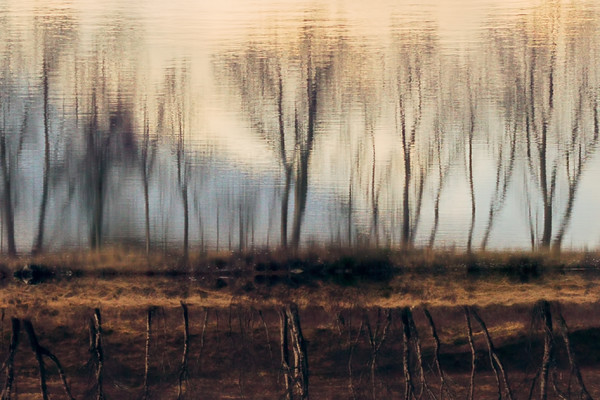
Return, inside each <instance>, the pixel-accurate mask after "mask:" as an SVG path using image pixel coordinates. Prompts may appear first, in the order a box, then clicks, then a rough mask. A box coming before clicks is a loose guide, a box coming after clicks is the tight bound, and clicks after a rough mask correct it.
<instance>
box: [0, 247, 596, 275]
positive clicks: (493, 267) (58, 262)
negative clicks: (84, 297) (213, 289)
mask: <svg viewBox="0 0 600 400" xmlns="http://www.w3.org/2000/svg"><path fill="white" fill-rule="evenodd" d="M26 264H38V265H43V266H47V267H50V268H54V269H57V270H71V271H74V272H78V273H82V274H96V273H100V274H127V275H129V274H133V275H135V274H189V273H196V274H198V273H199V274H202V273H205V272H218V271H237V272H251V271H256V272H261V271H312V272H318V271H319V270H320V271H322V272H325V273H326V272H328V271H329V272H336V271H337V272H340V271H341V272H343V271H347V272H353V273H356V274H357V275H359V276H362V275H364V276H369V275H370V274H374V275H377V274H380V273H382V271H384V270H385V273H387V272H392V273H394V272H401V271H421V272H436V273H440V272H444V271H448V270H457V269H460V270H465V271H467V272H469V273H473V274H477V273H486V272H491V271H497V272H505V273H507V274H511V273H531V274H536V273H543V272H546V271H568V270H574V269H588V270H591V269H600V253H598V252H576V251H563V252H560V253H558V252H550V251H548V252H544V251H539V252H524V251H486V252H473V253H465V252H459V251H453V250H430V249H410V250H391V249H371V248H352V249H346V248H316V247H313V248H309V249H302V250H298V251H292V250H285V249H276V250H255V251H246V252H218V253H217V252H208V253H201V254H200V253H190V256H189V257H188V259H187V260H184V259H183V258H182V256H181V254H179V253H176V252H151V253H150V254H146V253H145V252H144V251H142V250H140V249H136V248H123V247H110V248H105V249H102V250H95V251H94V250H79V251H63V252H56V253H44V254H39V255H22V256H19V257H8V256H5V255H0V266H1V267H2V268H3V269H4V270H5V272H10V271H13V272H14V271H16V270H18V269H20V268H22V267H23V266H24V265H26Z"/></svg>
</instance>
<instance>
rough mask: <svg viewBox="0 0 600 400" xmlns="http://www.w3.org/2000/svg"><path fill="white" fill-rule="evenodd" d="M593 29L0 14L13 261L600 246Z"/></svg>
mask: <svg viewBox="0 0 600 400" xmlns="http://www.w3.org/2000/svg"><path fill="white" fill-rule="evenodd" d="M599 12H600V10H599V7H598V5H597V4H595V3H594V2H588V1H570V2H567V1H558V0H557V1H541V0H540V1H534V0H531V1H509V2H505V1H504V2H501V1H495V0H489V1H471V0H468V1H467V0H464V1H458V0H456V1H433V0H432V1H428V2H397V1H376V2H370V3H368V4H365V3H364V2H361V1H344V2H342V1H333V0H329V1H325V0H323V1H296V2H277V1H267V0H263V1H252V2H245V1H237V0H226V1H222V2H218V3H217V4H209V3H207V2H192V1H173V2H169V4H164V2H159V1H145V2H141V1H140V2H137V4H132V3H131V2H128V3H127V4H126V5H125V4H124V3H122V2H118V1H83V0H82V1H50V2H39V1H23V2H21V1H19V2H17V1H7V2H4V3H3V4H2V5H1V6H0V34H1V35H2V37H3V38H4V40H3V41H2V43H0V54H1V59H0V71H1V72H0V85H1V95H0V96H1V97H0V102H1V105H2V117H1V118H2V121H1V122H2V126H3V128H2V132H1V133H2V138H3V139H2V140H3V143H4V144H3V146H2V149H0V150H1V151H0V153H1V156H2V157H1V158H2V163H1V164H2V168H1V169H2V171H3V179H2V185H3V186H2V187H3V189H2V190H3V191H2V196H3V201H2V207H3V210H2V223H3V228H2V229H3V237H2V246H3V249H4V250H5V251H10V250H9V249H11V248H12V249H13V250H16V251H18V252H28V251H29V250H30V249H32V248H39V249H46V248H54V249H56V248H62V247H65V246H66V247H70V246H77V247H79V246H83V247H86V246H92V247H94V246H100V245H103V244H104V243H115V242H128V243H129V242H132V243H145V242H148V243H149V245H152V246H162V245H165V246H181V245H183V246H184V248H186V249H187V248H189V247H193V248H211V249H215V248H219V249H225V248H227V249H233V248H246V247H251V246H270V247H272V246H278V245H291V246H298V245H306V244H308V243H310V242H316V243H321V244H325V243H336V244H346V245H354V244H368V245H376V246H388V245H389V246H412V245H418V246H441V247H457V248H461V249H464V248H488V247H491V248H532V247H533V248H537V247H546V246H559V247H560V246H563V247H568V248H575V249H581V248H594V247H596V246H597V243H598V235H599V234H600V232H598V229H597V227H596V226H595V224H593V223H591V222H590V221H595V220H597V219H598V218H599V217H600V214H599V213H600V212H599V211H597V210H598V208H597V207H595V204H597V202H598V200H599V199H600V189H598V186H597V185H596V184H595V180H596V177H597V176H598V174H599V173H600V160H599V158H598V156H597V154H596V146H597V141H598V101H599V100H598V99H599V92H600V69H599V68H598V66H597V63H596V62H595V60H597V58H598V57H597V56H598V53H599V49H600V47H599V39H600V37H599V34H598V32H599V29H598V23H599V22H600V19H599V18H600V17H599V16H598V15H599V14H598V13H599ZM11 241H12V242H13V244H12V245H11V244H10V243H9V242H11Z"/></svg>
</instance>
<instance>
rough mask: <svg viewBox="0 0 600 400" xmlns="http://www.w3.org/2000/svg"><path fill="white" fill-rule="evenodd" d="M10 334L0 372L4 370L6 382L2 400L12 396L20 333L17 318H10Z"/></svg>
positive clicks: (19, 323)
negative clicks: (6, 352)
mask: <svg viewBox="0 0 600 400" xmlns="http://www.w3.org/2000/svg"><path fill="white" fill-rule="evenodd" d="M11 326H12V332H11V335H10V346H9V347H8V356H7V357H6V360H5V361H4V363H3V364H2V367H1V368H0V371H2V370H4V369H6V381H4V388H3V389H2V393H1V394H0V398H2V400H10V399H11V395H12V387H13V382H14V380H15V365H14V361H15V354H16V353H17V347H18V346H19V334H20V333H21V321H20V320H19V319H17V318H11Z"/></svg>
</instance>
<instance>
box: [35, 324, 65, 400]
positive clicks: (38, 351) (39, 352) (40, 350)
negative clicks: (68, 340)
mask: <svg viewBox="0 0 600 400" xmlns="http://www.w3.org/2000/svg"><path fill="white" fill-rule="evenodd" d="M23 325H24V327H25V331H26V332H27V336H29V342H30V344H31V349H32V350H33V352H34V354H35V357H36V360H37V362H38V367H39V371H40V390H41V393H42V398H43V399H44V400H47V399H48V398H49V397H48V390H47V386H46V366H45V364H44V359H43V356H46V357H48V358H49V359H50V360H52V362H53V363H54V364H55V365H56V368H57V369H58V374H59V376H60V379H61V381H62V384H63V388H64V390H65V393H66V394H67V398H69V399H70V400H74V398H73V396H72V395H71V389H70V387H69V384H68V382H67V377H66V375H65V371H64V369H63V367H62V365H61V364H60V362H59V361H58V358H56V356H55V355H54V354H52V353H51V352H50V351H49V350H48V349H47V348H45V347H42V346H40V344H39V342H38V340H37V336H36V335H35V331H34V330H33V325H32V324H31V321H29V320H27V319H26V320H24V321H23Z"/></svg>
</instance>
